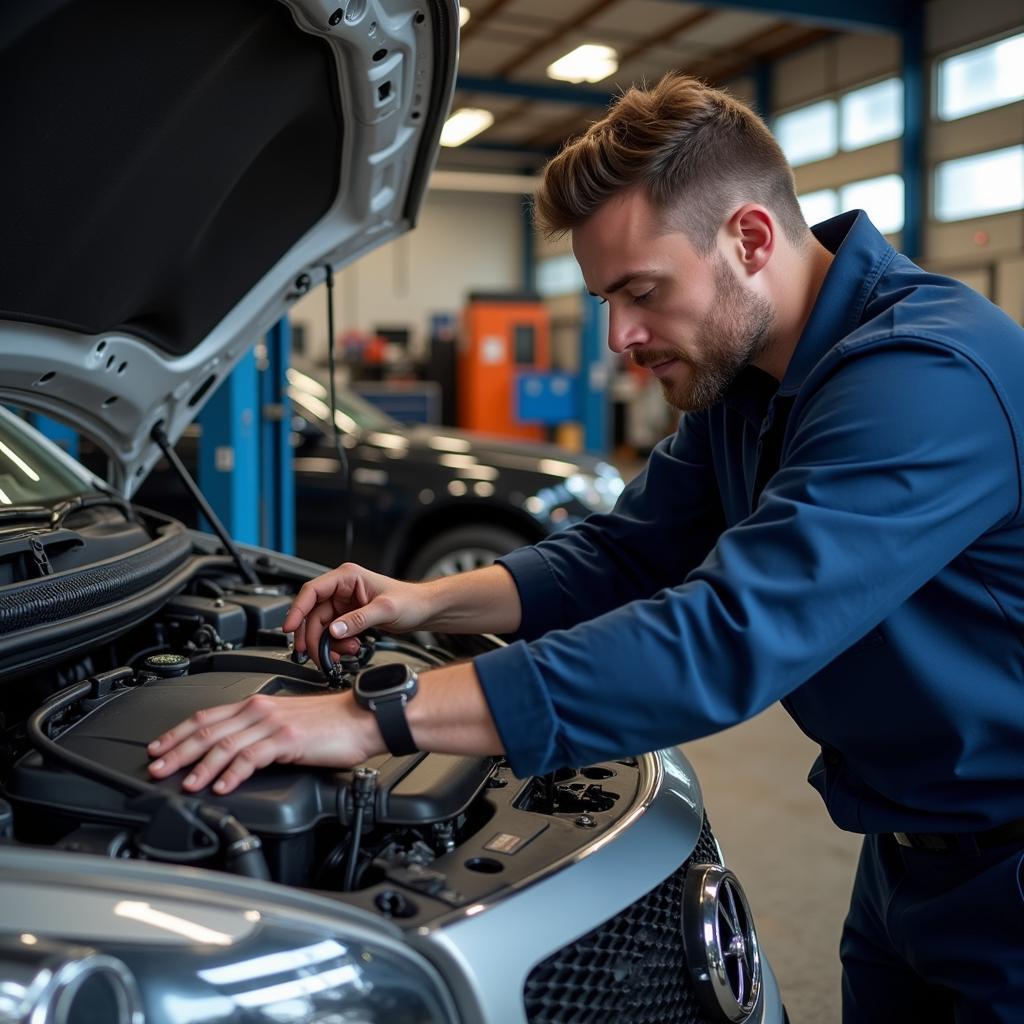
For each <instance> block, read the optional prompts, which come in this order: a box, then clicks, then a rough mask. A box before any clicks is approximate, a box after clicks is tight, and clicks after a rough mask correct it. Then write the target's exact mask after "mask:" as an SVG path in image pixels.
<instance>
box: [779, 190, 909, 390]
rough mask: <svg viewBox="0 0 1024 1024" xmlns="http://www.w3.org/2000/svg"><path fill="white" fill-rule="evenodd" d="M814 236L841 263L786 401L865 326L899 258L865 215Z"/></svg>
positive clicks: (799, 353)
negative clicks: (878, 287)
mask: <svg viewBox="0 0 1024 1024" xmlns="http://www.w3.org/2000/svg"><path fill="white" fill-rule="evenodd" d="M811 231H812V232H813V233H814V237H815V238H817V239H818V241H819V242H821V244H822V245H823V246H825V248H826V249H828V250H829V252H831V253H833V254H834V255H835V259H833V260H832V265H831V266H830V267H829V269H828V273H827V274H826V275H825V280H824V281H823V282H822V285H821V290H820V291H819V292H818V297H817V299H816V300H815V302H814V308H813V309H812V310H811V315H810V317H809V318H808V320H807V323H806V325H805V326H804V330H803V333H802V334H801V335H800V340H799V341H798V342H797V345H796V349H795V350H794V351H793V355H792V357H791V358H790V361H789V366H787V367H786V373H785V376H784V377H783V378H782V383H781V384H780V385H779V394H780V395H786V394H795V393H796V392H797V391H799V390H800V387H801V386H802V385H803V382H804V381H805V380H806V379H807V375H808V374H809V373H810V372H811V370H812V369H813V368H814V367H815V366H816V365H817V364H818V363H819V362H820V361H821V359H822V358H823V357H824V356H825V354H826V353H827V352H828V351H829V349H831V348H833V347H834V346H835V345H836V344H838V342H840V341H841V340H842V339H843V338H845V337H846V335H848V334H849V333H850V332H851V331H852V330H853V329H854V328H855V327H856V326H857V325H858V324H859V323H860V321H861V318H862V317H863V315H864V307H865V305H866V304H867V301H868V297H869V296H870V295H871V292H872V291H873V290H874V287H875V284H876V283H877V281H878V278H879V276H880V275H881V273H882V271H883V270H884V269H885V267H886V266H887V265H888V263H889V261H890V260H891V259H892V257H893V256H894V255H895V250H894V249H893V247H892V246H891V245H889V243H888V242H887V241H886V240H885V239H884V238H883V237H882V235H881V234H880V233H879V232H878V229H877V228H876V227H875V226H874V224H872V223H871V221H870V220H869V219H868V215H867V214H866V213H864V211H863V210H852V211H850V212H849V213H842V214H840V215H839V216H838V217H833V218H832V219H831V220H826V221H822V222H821V223H820V224H816V225H815V226H814V227H813V228H811Z"/></svg>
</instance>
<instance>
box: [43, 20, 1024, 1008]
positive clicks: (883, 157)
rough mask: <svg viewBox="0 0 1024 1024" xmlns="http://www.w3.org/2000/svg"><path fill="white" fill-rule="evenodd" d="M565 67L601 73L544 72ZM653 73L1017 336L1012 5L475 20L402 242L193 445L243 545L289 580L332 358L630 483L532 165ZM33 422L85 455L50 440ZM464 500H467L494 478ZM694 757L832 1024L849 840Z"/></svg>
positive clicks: (819, 212)
mask: <svg viewBox="0 0 1024 1024" xmlns="http://www.w3.org/2000/svg"><path fill="white" fill-rule="evenodd" d="M581 47H588V48H590V49H589V51H587V50H585V51H584V54H583V55H584V56H590V57H593V58H596V59H597V61H598V64H599V65H600V62H601V61H602V60H603V61H604V66H603V67H600V66H599V67H598V68H597V69H596V70H594V69H592V68H589V67H586V66H581V67H576V68H575V69H574V68H572V67H570V68H569V70H568V71H561V72H559V71H558V70H557V69H556V62H558V61H560V58H563V57H566V56H568V55H570V54H573V53H577V54H578V51H579V48H581ZM670 70H680V71H684V72H686V73H688V74H692V75H694V76H697V77H700V78H702V79H705V80H706V81H708V82H709V83H711V84H713V85H716V86H721V87H724V88H726V89H728V90H729V91H730V92H731V93H732V94H733V95H734V96H736V97H737V98H739V99H741V100H742V101H744V102H746V103H748V104H749V105H750V106H752V107H753V108H754V109H755V110H756V111H758V113H759V114H760V115H761V116H762V117H763V118H764V119H765V121H766V122H767V123H768V125H769V127H770V128H772V130H773V131H774V132H775V134H776V136H777V137H778V138H779V140H780V142H781V143H782V145H783V148H784V150H785V152H786V154H787V156H788V157H789V158H790V161H791V163H792V164H793V167H794V173H795V177H796V183H797V191H798V194H799V196H800V199H801V203H802V205H803V207H804V210H805V216H806V219H807V221H808V223H811V224H813V223H816V222H818V221H821V220H824V219H827V218H828V217H831V216H833V215H835V214H837V213H839V212H841V211H844V210H847V209H854V208H861V209H865V210H866V211H867V212H868V214H869V215H870V216H871V218H872V220H873V221H874V223H875V224H876V225H877V226H878V227H879V229H880V230H882V231H883V232H884V233H885V234H886V236H887V238H888V239H889V240H890V242H891V243H892V244H893V246H894V247H895V248H896V249H897V250H898V251H901V252H904V253H906V254H907V255H909V256H910V257H911V258H913V259H914V260H915V261H916V262H917V263H919V264H920V265H922V266H924V267H925V268H927V269H931V270H935V271H936V272H939V273H942V274H946V275H949V276H952V277H955V278H957V279H959V280H961V281H963V282H964V283H966V284H968V285H969V286H970V287H972V288H974V289H975V290H977V291H979V292H980V293H981V294H983V295H985V296H986V297H988V298H989V299H991V300H992V301H993V302H994V303H996V304H997V305H998V306H1000V307H1001V308H1002V309H1003V310H1005V311H1006V312H1007V313H1008V314H1009V315H1010V316H1011V317H1012V318H1013V319H1015V320H1016V321H1017V322H1020V323H1024V15H1022V11H1021V7H1020V5H1019V4H1018V3H1015V2H1012V0H976V2H974V3H971V4H969V5H966V4H964V3H962V2H961V0H894V2H887V0H863V2H859V3H856V4H840V3H835V2H830V0H715V2H707V3H687V2H675V0H561V2H559V3H556V4H553V3H551V2H550V0H548V2H543V0H469V2H468V3H466V4H465V5H463V8H462V28H461V46H460V56H459V70H458V78H457V83H456V91H455V95H454V99H453V102H452V107H451V112H452V118H451V120H450V122H449V124H450V125H452V127H453V131H452V134H451V135H450V136H449V138H448V139H447V142H446V141H445V139H444V138H443V140H442V145H443V148H442V152H441V156H440V158H439V160H438V163H437V167H436V169H435V171H434V173H433V176H432V178H431V180H430V183H429V191H428V193H427V198H426V201H425V203H424V206H423V208H422V210H421V213H420V217H419V221H418V224H417V226H416V229H415V230H414V231H412V232H410V233H408V234H406V235H404V236H403V237H402V238H400V239H398V240H397V241H395V242H392V243H389V244H387V245H385V246H383V247H380V248H378V249H376V250H374V251H372V252H370V253H369V254H368V255H366V256H365V257H364V258H362V259H360V260H358V261H357V262H356V263H353V264H352V265H350V266H347V267H345V268H343V269H341V270H339V271H338V272H337V273H336V275H335V277H334V281H333V287H332V289H331V291H330V294H328V290H327V288H326V287H325V285H323V284H315V285H314V286H312V287H310V288H309V290H308V292H307V293H306V294H304V295H303V296H302V297H300V298H298V299H297V301H296V302H295V304H294V305H293V307H292V309H291V312H290V315H289V317H288V319H287V320H285V321H281V322H280V323H279V324H277V326H276V327H275V328H274V329H273V330H272V331H271V332H270V333H269V334H268V335H267V336H266V337H265V338H264V339H263V342H262V344H261V345H259V346H257V348H256V351H255V352H254V353H252V354H250V355H249V356H247V357H245V358H244V359H243V360H242V362H241V363H240V364H239V366H238V368H237V369H236V370H235V371H234V373H233V374H232V377H231V378H230V379H229V380H228V381H227V382H226V383H224V384H223V385H222V386H221V387H220V388H219V389H218V391H217V392H216V393H215V394H214V395H213V397H212V399H211V400H210V401H209V403H208V404H207V405H206V406H205V408H204V409H203V411H202V413H201V415H200V418H199V425H198V427H197V428H195V429H193V430H191V432H190V434H189V436H190V437H191V438H192V439H193V443H194V444H195V445H196V460H197V466H198V477H199V483H200V486H201V488H202V490H203V492H204V493H205V494H206V496H207V497H208V498H209V500H210V502H211V504H212V505H213V507H214V509H215V510H216V512H217V514H218V515H219V517H220V518H221V519H222V520H223V522H224V523H225V525H226V527H227V529H228V530H229V532H230V533H231V535H232V536H233V537H234V538H235V539H237V540H239V541H241V542H244V543H252V544H262V545H267V546H271V547H275V548H278V549H280V550H283V551H292V552H293V551H298V552H299V553H300V554H302V553H303V551H302V545H301V535H302V527H301V524H299V525H297V513H296V508H295V504H296V492H295V486H294V480H293V472H294V470H295V460H296V459H297V458H301V457H302V456H301V452H300V451H299V450H298V449H297V447H296V443H297V442H296V441H295V439H294V437H291V436H290V433H289V432H290V430H291V428H293V427H294V426H295V423H294V421H293V419H292V410H291V409H290V407H289V402H290V401H292V400H293V399H292V398H291V397H290V396H289V380H290V378H289V376H288V374H289V370H290V369H291V370H300V371H301V372H304V373H307V374H311V375H313V376H315V377H317V378H318V379H320V380H326V376H327V373H328V349H329V347H331V346H333V349H334V354H335V356H336V358H337V367H336V370H335V377H336V380H337V382H338V384H339V386H340V387H342V388H345V389H348V390H350V391H352V392H354V393H355V394H356V395H357V396H359V398H360V399H362V400H363V401H365V402H367V403H369V404H370V405H371V406H373V407H375V408H377V409H379V410H380V411H381V412H383V413H385V414H386V415H388V416H391V417H393V418H394V419H395V420H397V421H398V422H400V423H402V424H405V425H410V426H416V425H421V424H422V425H431V426H436V427H438V428H444V427H448V428H451V429H452V430H458V431H462V430H468V431H478V432H482V433H486V434H490V435H500V436H502V437H504V438H507V439H510V440H513V441H533V442H545V443H551V444H554V445H557V446H558V447H559V448H560V449H561V450H562V451H563V452H564V453H565V455H564V457H565V458H566V459H572V458H575V457H577V456H581V455H584V454H587V455H591V456H595V457H596V458H597V459H599V460H602V461H603V462H606V463H608V464H609V465H612V466H614V467H616V468H617V469H618V470H619V471H620V473H621V475H622V478H623V479H625V480H629V479H630V478H631V477H632V476H633V475H635V474H636V473H637V472H639V471H640V469H641V468H642V466H643V462H644V459H645V457H646V455H647V453H648V452H649V451H650V449H651V447H652V446H653V445H654V444H655V443H656V442H657V441H658V440H659V439H660V438H662V437H663V436H665V435H666V434H668V433H669V432H671V430H672V429H673V422H674V421H673V416H672V415H671V410H669V409H668V407H667V406H665V405H664V403H663V401H662V399H661V395H660V392H659V390H658V388H657V387H654V386H653V381H652V380H650V379H649V375H648V379H643V378H642V377H641V376H640V375H638V374H637V373H636V372H634V371H631V370H630V368H629V366H628V365H626V363H625V362H623V361H620V360H618V359H615V358H613V357H612V356H611V355H610V354H609V353H608V351H607V349H606V348H605V345H604V331H605V321H604V318H603V314H602V311H601V309H600V307H599V306H598V305H597V303H596V301H595V300H594V298H593V297H591V296H589V295H588V294H587V293H586V289H585V288H584V286H583V283H582V277H581V276H580V274H579V270H578V268H577V266H576V264H575V261H574V260H573V257H572V254H571V251H570V248H569V240H568V239H567V238H566V239H560V240H555V241H549V240H546V239H544V238H542V237H541V236H540V235H539V234H538V233H537V232H536V230H535V229H534V226H533V223H532V219H531V213H530V197H531V195H532V194H533V192H534V190H535V188H536V184H537V180H538V174H539V173H540V171H541V169H542V167H543V165H544V163H545V162H546V161H547V160H548V159H550V157H551V156H553V155H554V154H555V153H557V152H558V150H559V148H560V146H561V145H562V144H563V143H564V142H565V141H566V140H568V139H570V138H572V137H573V136H574V135H576V134H578V133H579V132H581V131H582V130H584V129H585V128H586V126H587V125H588V124H589V123H590V122H591V121H593V120H594V119H596V118H598V117H600V116H601V113H602V111H603V110H604V109H605V108H606V107H607V105H608V103H609V102H610V101H611V100H613V99H614V97H615V96H616V94H617V93H619V92H620V91H622V90H623V89H626V88H628V87H629V86H630V85H631V84H632V83H635V82H641V81H646V82H654V81H656V80H657V79H658V78H659V77H660V76H661V75H662V74H664V73H665V72H667V71H670ZM559 74H561V75H562V76H563V77H561V78H559V77H556V75H559ZM460 125H461V126H468V127H465V128H464V131H463V132H462V137H461V138H459V137H458V136H457V135H456V134H455V129H458V128H459V127H460ZM474 129H475V130H474ZM328 305H329V306H330V311H331V316H330V317H328V315H327V309H328ZM494 395H498V396H499V398H497V399H495V398H493V397H492V396H494ZM481 396H485V398H486V400H483V401H481V400H480V399H481ZM35 420H36V423H37V425H38V426H39V427H41V428H42V429H43V430H44V432H45V433H47V434H49V435H50V436H51V437H53V438H54V439H56V440H58V441H59V442H60V443H61V444H63V445H64V447H66V448H67V449H69V450H70V451H72V453H77V452H78V451H79V443H80V442H79V440H78V439H77V437H76V436H74V435H73V434H71V433H70V432H69V431H68V430H67V429H66V428H64V427H62V426H61V425H59V424H57V423H56V422H52V421H46V420H43V419H42V418H40V417H36V418H35ZM477 486H478V487H479V491H478V493H479V494H481V495H483V494H485V493H486V487H487V486H488V482H487V480H486V478H483V477H482V478H481V479H480V480H478V482H477ZM471 489H472V488H471ZM453 493H454V492H453ZM521 539H526V540H529V539H533V538H531V537H529V536H525V537H523V538H521ZM338 554H339V555H340V554H341V549H340V548H339V551H338ZM318 556H319V557H318V560H325V559H326V556H324V555H321V553H319V552H318ZM686 753H687V756H688V757H690V758H691V759H692V761H693V763H694V765H695V767H696V768H697V770H698V773H699V776H700V781H701V785H702V788H703V790H704V795H705V798H706V800H707V804H708V807H709V808H710V813H711V818H712V823H713V825H714V827H715V830H716V832H717V833H718V835H719V837H720V840H721V842H722V846H723V849H724V851H725V854H726V857H727V859H728V862H729V864H730V866H732V867H733V868H734V870H735V871H736V872H737V874H738V875H739V876H740V877H741V878H743V880H744V885H745V888H746V891H747V894H748V897H749V899H750V902H751V906H752V909H753V911H754V914H755V916H756V918H757V920H758V922H759V929H760V935H761V940H762V942H763V944H764V947H765V949H766V951H767V952H768V954H769V956H770V957H771V960H772V964H773V967H774V969H775V972H776V974H777V976H778V978H779V983H780V986H781V989H782V991H783V993H784V996H785V1002H786V1005H787V1008H788V1011H789V1014H790V1017H791V1019H792V1020H793V1022H794V1024H797V1022H801V1021H813V1022H815V1024H834V1022H838V1021H839V1019H840V1011H839V1001H840V993H839V976H840V967H839V961H838V953H837V944H838V937H839V931H840V927H841V924H842V920H843V917H844V914H845V911H846V905H847V901H848V898H849V891H850V883H851V880H852V876H853V871H854V867H855V863H856V857H857V853H858V850H859V837H857V836H854V835H851V834H846V833H842V832H840V831H838V830H837V829H836V828H835V827H834V826H833V825H832V824H831V822H830V821H829V820H828V818H827V815H826V813H825V811H824V808H823V807H822V806H821V804H820V801H819V799H818V797H817V796H816V794H815V793H813V792H812V790H811V789H810V787H808V786H807V785H806V784H805V781H804V779H805V775H806V772H807V769H808V767H809V765H810V763H811V761H812V760H813V758H814V756H815V754H816V753H817V748H816V747H815V746H814V745H813V744H812V743H810V741H808V740H807V739H806V738H805V737H804V736H803V735H802V734H801V733H800V732H799V730H798V729H797V728H796V727H795V726H794V724H793V723H792V722H791V721H790V719H789V718H788V717H787V716H786V715H785V714H784V713H783V712H782V711H781V709H780V708H778V707H775V708H772V709H770V710H769V711H768V712H765V713H764V714H762V715H761V716H759V717H758V718H756V719H754V720H752V721H750V722H747V723H745V724H744V725H742V726H740V727H737V728H736V729H733V730H730V731H728V732H726V733H723V734H720V735H718V736H715V737H711V738H708V739H705V740H701V741H699V742H696V743H691V744H688V745H687V746H686Z"/></svg>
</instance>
